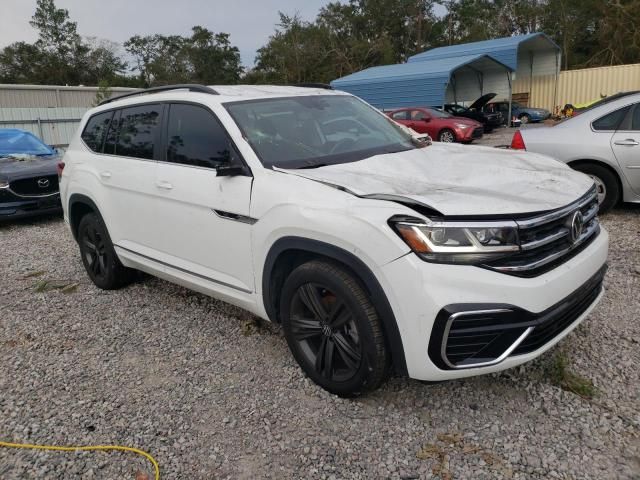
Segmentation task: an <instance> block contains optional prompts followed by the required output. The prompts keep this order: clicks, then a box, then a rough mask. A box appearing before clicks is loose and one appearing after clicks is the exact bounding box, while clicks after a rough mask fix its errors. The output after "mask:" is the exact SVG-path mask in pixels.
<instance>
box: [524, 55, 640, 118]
mask: <svg viewBox="0 0 640 480" xmlns="http://www.w3.org/2000/svg"><path fill="white" fill-rule="evenodd" d="M555 82H556V77H555V75H545V76H541V77H533V82H532V83H531V80H530V79H529V78H518V79H516V81H515V82H514V84H513V93H514V94H515V93H529V106H531V107H538V108H546V109H547V110H550V111H554V107H557V109H560V108H562V107H564V106H565V105H566V104H567V103H572V104H580V103H585V102H590V101H592V100H596V99H598V98H600V96H601V95H612V94H614V93H618V92H624V91H629V90H640V63H636V64H631V65H617V66H613V67H599V68H585V69H582V70H566V71H563V72H560V75H559V78H558V87H557V96H556V101H555V104H554V94H555V88H556V85H555Z"/></svg>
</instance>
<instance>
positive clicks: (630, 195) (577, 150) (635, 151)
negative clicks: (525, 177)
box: [511, 92, 640, 211]
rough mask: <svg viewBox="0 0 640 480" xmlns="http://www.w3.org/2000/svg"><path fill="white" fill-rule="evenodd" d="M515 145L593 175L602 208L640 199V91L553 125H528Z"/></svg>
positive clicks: (516, 137) (639, 201) (610, 100)
mask: <svg viewBox="0 0 640 480" xmlns="http://www.w3.org/2000/svg"><path fill="white" fill-rule="evenodd" d="M511 146H512V148H520V149H526V150H528V151H531V152H536V153H543V154H545V155H549V156H551V157H553V158H556V159H558V160H560V161H561V162H565V163H567V164H568V165H570V166H571V167H572V168H574V169H576V170H579V171H581V172H584V173H586V174H587V175H589V176H591V177H592V178H593V179H594V181H595V183H596V186H597V188H598V201H599V202H600V210H601V211H606V210H609V209H610V208H611V207H613V206H614V205H616V204H617V203H618V202H619V201H620V200H622V201H624V202H633V203H640V93H638V92H631V93H625V94H618V95H615V96H614V97H609V98H607V99H604V100H602V101H601V102H598V104H596V105H594V106H593V107H591V108H588V109H587V110H584V111H583V112H581V113H580V114H578V115H577V116H575V117H572V118H570V119H568V120H565V121H563V122H560V123H558V124H556V125H553V126H548V127H547V126H545V127H541V128H523V129H522V130H520V131H518V132H516V133H515V135H514V138H513V141H512V144H511Z"/></svg>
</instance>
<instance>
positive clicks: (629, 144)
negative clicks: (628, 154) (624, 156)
mask: <svg viewBox="0 0 640 480" xmlns="http://www.w3.org/2000/svg"><path fill="white" fill-rule="evenodd" d="M613 143H615V144H616V145H624V146H626V147H634V146H636V145H640V143H638V142H636V141H635V140H634V139H633V138H627V139H625V140H618V141H617V142H613Z"/></svg>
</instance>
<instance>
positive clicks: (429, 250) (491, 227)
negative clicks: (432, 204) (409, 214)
mask: <svg viewBox="0 0 640 480" xmlns="http://www.w3.org/2000/svg"><path fill="white" fill-rule="evenodd" d="M389 222H390V225H391V226H392V227H393V229H394V230H395V231H396V232H397V233H398V235H400V238H402V239H403V240H404V241H405V243H406V244H407V245H409V247H410V248H411V250H413V251H414V252H415V253H416V254H418V255H419V256H420V257H421V258H422V259H424V260H426V261H429V262H435V263H456V264H464V265H475V264H478V263H483V262H487V261H489V260H493V259H495V258H499V257H503V256H506V255H510V254H512V253H514V252H517V251H519V250H520V246H519V244H518V226H517V225H516V223H515V222H510V221H498V222H463V221H460V222H451V221H446V222H445V221H430V220H428V221H422V220H419V219H406V218H405V219H393V218H392V219H391V220H390V221H389Z"/></svg>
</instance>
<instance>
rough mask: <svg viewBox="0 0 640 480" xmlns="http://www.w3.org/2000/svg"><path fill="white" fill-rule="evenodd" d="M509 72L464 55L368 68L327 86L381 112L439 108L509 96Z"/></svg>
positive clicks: (485, 59)
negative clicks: (501, 94)
mask: <svg viewBox="0 0 640 480" xmlns="http://www.w3.org/2000/svg"><path fill="white" fill-rule="evenodd" d="M512 70H513V69H512V68H511V67H509V66H507V65H505V64H503V63H501V62H500V61H498V60H495V59H494V58H491V57H490V56H488V55H465V56H458V57H453V58H438V59H434V60H432V61H431V60H430V61H424V62H413V63H403V64H398V65H384V66H381V67H371V68H367V69H366V70H362V71H360V72H356V73H352V74H351V75H347V76H344V77H342V78H338V79H337V80H334V81H333V82H331V86H332V87H334V88H336V89H338V90H344V91H346V92H349V93H351V94H353V95H356V96H358V97H360V98H362V99H363V100H366V101H367V102H369V103H370V104H372V105H374V106H375V107H377V108H380V109H383V110H387V109H392V108H400V107H418V106H439V105H443V104H445V103H449V102H455V103H457V102H461V101H471V100H475V99H476V98H478V97H480V96H481V95H483V94H485V93H489V92H496V91H501V92H506V93H508V94H509V96H511V72H512Z"/></svg>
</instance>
